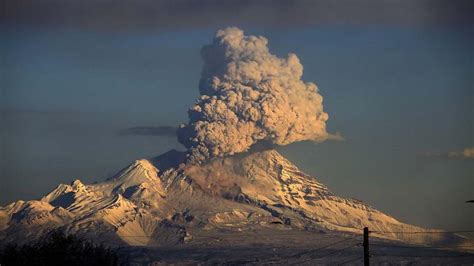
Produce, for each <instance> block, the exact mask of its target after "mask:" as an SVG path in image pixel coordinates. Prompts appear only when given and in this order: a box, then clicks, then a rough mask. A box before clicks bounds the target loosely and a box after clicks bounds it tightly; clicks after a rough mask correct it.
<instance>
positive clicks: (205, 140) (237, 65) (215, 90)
mask: <svg viewBox="0 0 474 266" xmlns="http://www.w3.org/2000/svg"><path fill="white" fill-rule="evenodd" d="M267 44H268V41H267V39H266V38H264V37H262V36H246V35H244V32H243V31H242V30H240V29H238V28H227V29H224V30H219V31H218V32H217V34H216V36H215V38H214V40H213V42H212V43H211V44H209V45H206V46H204V47H203V48H202V50H201V55H202V58H203V60H204V66H203V70H202V74H201V80H200V83H199V91H200V94H201V96H200V98H199V99H198V100H197V102H196V103H195V104H194V105H193V106H192V107H191V108H190V110H189V111H188V114H189V122H188V123H187V124H183V125H181V126H180V128H179V129H178V131H177V134H178V140H179V141H180V142H181V143H182V144H184V146H186V147H187V148H188V149H190V159H191V160H194V161H198V162H202V161H205V160H207V159H209V158H214V157H223V156H227V155H232V154H235V153H240V152H245V151H247V150H248V149H249V148H250V147H251V146H252V145H254V144H256V143H257V142H260V141H265V142H266V143H271V144H273V145H287V144H290V143H293V142H297V141H303V140H311V141H316V142H322V141H324V140H326V139H328V138H333V136H332V135H330V134H328V132H327V131H326V121H327V120H328V114H327V113H325V112H324V111H323V97H322V96H321V95H320V94H319V91H318V88H317V86H316V84H314V83H312V82H304V81H302V80H301V76H302V75H303V66H302V65H301V63H300V61H299V59H298V57H297V56H296V55H295V54H292V53H290V54H288V56H287V57H286V58H279V57H277V56H275V55H273V54H271V53H270V52H269V49H268V47H267ZM338 138H340V136H335V137H334V138H333V139H338Z"/></svg>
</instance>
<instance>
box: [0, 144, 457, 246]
mask: <svg viewBox="0 0 474 266" xmlns="http://www.w3.org/2000/svg"><path fill="white" fill-rule="evenodd" d="M364 227H369V228H370V230H372V231H375V232H379V233H375V232H374V233H373V234H372V235H373V236H375V237H378V238H381V239H388V240H397V241H410V242H411V243H413V242H415V243H419V244H423V243H428V242H429V243H436V242H439V243H441V242H442V243H446V242H447V241H448V242H450V243H453V242H454V243H460V242H461V241H462V237H460V236H457V235H453V234H448V233H442V232H441V231H439V232H440V233H439V234H417V235H407V234H403V232H405V231H426V229H423V228H420V227H417V226H412V225H408V224H405V223H402V222H399V221H398V220H396V219H395V218H393V217H390V216H389V215H386V214H384V213H382V212H380V211H378V210H376V209H375V208H373V207H371V206H368V205H366V204H364V203H363V202H361V201H359V200H355V199H347V198H342V197H338V196H336V195H334V194H333V193H331V192H330V191H329V190H328V188H327V187H326V186H324V185H323V184H321V183H319V182H317V179H315V178H313V177H311V176H309V175H307V174H305V173H303V172H302V171H300V170H299V169H298V167H296V166H295V165H294V164H292V163H291V162H289V161H288V160H287V159H285V158H284V157H283V156H282V155H281V154H279V153H278V152H277V151H276V150H265V151H258V152H247V153H243V154H238V155H234V156H230V157H225V158H218V159H213V160H211V161H209V162H207V163H205V164H192V163H186V155H185V154H184V153H182V152H178V151H175V150H172V151H169V152H167V153H165V154H163V155H161V156H158V157H156V158H153V159H149V160H147V159H142V160H137V161H135V162H134V163H133V164H131V165H130V166H128V167H126V168H124V169H123V170H121V171H120V172H119V173H117V174H116V175H115V176H113V177H111V178H109V179H107V180H105V181H103V182H100V183H95V184H90V185H85V184H83V183H82V182H81V181H79V180H76V181H74V182H72V183H71V184H70V185H65V184H61V185H59V186H58V187H57V188H55V189H54V190H53V191H51V192H50V193H48V194H47V195H45V196H44V197H42V198H41V199H39V200H31V201H21V200H20V201H17V202H14V203H11V204H10V205H7V206H5V207H2V208H0V230H1V231H0V239H1V241H2V242H4V243H8V242H24V241H32V240H36V239H38V238H40V237H41V236H42V235H44V234H45V233H47V232H49V231H51V230H57V229H59V230H62V231H64V232H66V233H68V234H76V235H79V236H82V237H85V238H88V239H92V240H100V241H102V242H105V243H108V244H117V245H126V246H146V247H163V246H176V245H192V244H196V243H209V241H210V240H209V239H210V238H212V239H218V235H219V234H226V235H228V236H230V239H231V240H229V241H231V242H232V235H233V234H234V233H235V234H238V233H239V232H240V233H241V232H244V231H249V230H250V231H252V232H256V233H257V234H258V232H259V230H263V231H266V232H272V233H271V234H270V235H273V236H277V235H278V236H281V235H285V234H288V233H289V232H302V233H303V234H304V232H317V233H325V232H339V233H341V234H360V232H361V230H362V229H363V228H364ZM431 231H433V230H430V232H431ZM384 232H386V233H384ZM203 237H207V239H205V238H203ZM267 238H268V237H267ZM270 238H271V237H270ZM247 240H248V239H247ZM260 240H261V239H260ZM268 241H269V242H273V241H274V240H272V239H268Z"/></svg>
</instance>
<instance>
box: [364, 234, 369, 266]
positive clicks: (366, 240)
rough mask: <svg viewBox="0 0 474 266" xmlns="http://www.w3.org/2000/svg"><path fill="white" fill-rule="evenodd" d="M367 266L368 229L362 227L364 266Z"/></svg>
mask: <svg viewBox="0 0 474 266" xmlns="http://www.w3.org/2000/svg"><path fill="white" fill-rule="evenodd" d="M369 265H370V262H369V228H368V227H364V266H369Z"/></svg>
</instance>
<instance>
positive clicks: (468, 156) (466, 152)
mask: <svg viewBox="0 0 474 266" xmlns="http://www.w3.org/2000/svg"><path fill="white" fill-rule="evenodd" d="M426 156H429V157H440V158H451V159H464V160H474V146H473V147H466V148H464V149H463V150H461V151H450V152H445V153H432V152H428V153H426Z"/></svg>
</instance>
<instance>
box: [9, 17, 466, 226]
mask: <svg viewBox="0 0 474 266" xmlns="http://www.w3.org/2000/svg"><path fill="white" fill-rule="evenodd" d="M226 26H239V27H241V28H242V29H244V30H245V32H246V34H254V35H263V36H265V37H267V38H268V39H269V47H270V49H271V51H272V52H273V53H275V54H277V55H279V56H284V55H286V54H287V53H290V52H293V53H296V54H297V56H298V57H299V58H300V60H301V62H302V64H303V66H304V76H303V79H304V80H305V81H312V82H315V83H316V84H317V85H318V87H319V89H320V92H321V94H322V96H323V97H324V106H325V110H326V111H327V112H328V113H329V117H330V118H329V121H328V129H329V131H330V132H336V131H339V132H341V133H342V134H343V135H344V137H345V138H346V141H344V142H333V141H330V142H326V143H322V144H313V143H297V144H292V145H289V146H286V147H281V148H280V151H281V152H282V153H283V154H284V155H285V156H287V157H288V158H289V159H290V160H291V161H293V162H294V163H295V164H296V165H298V166H299V167H300V168H302V169H303V170H305V171H307V172H308V173H310V174H312V175H314V176H316V177H317V178H318V180H319V181H321V182H322V183H324V184H326V185H327V186H328V187H329V188H330V189H331V190H332V191H333V192H335V193H336V194H341V195H344V196H348V197H354V198H357V199H360V200H363V201H365V202H367V203H369V204H370V205H372V206H374V207H376V208H378V209H380V210H382V211H385V212H387V213H388V214H391V215H393V216H395V217H396V218H398V219H400V220H402V221H404V222H408V223H413V224H417V225H421V226H426V227H436V228H441V229H465V228H470V227H472V221H473V220H474V209H473V206H471V205H472V204H471V205H469V204H465V203H464V201H466V200H470V199H473V198H474V193H473V191H472V188H473V187H474V176H473V175H474V161H472V160H457V159H447V158H442V157H428V156H425V155H424V154H425V153H426V152H435V153H445V152H449V151H459V150H462V149H463V148H465V147H468V146H474V132H473V118H474V108H473V106H474V95H473V94H474V87H473V86H474V85H473V84H474V80H473V77H474V75H473V74H474V73H473V72H474V68H473V58H474V48H473V47H474V35H473V30H472V29H473V28H472V27H470V26H429V27H422V26H419V27H409V26H405V25H398V24H394V25H377V24H375V25H373V24H370V25H358V24H328V23H326V24H323V25H306V24H305V25H299V26H294V25H290V26H285V27H275V26H267V25H261V24H259V25H253V24H251V23H238V22H237V23H232V24H231V23H227V22H226V23H222V24H220V23H218V22H216V23H213V24H212V25H203V26H199V27H193V28H189V29H165V30H159V31H154V30H149V29H146V30H127V31H113V30H110V29H107V30H91V29H89V28H87V29H84V28H81V27H57V26H55V27H52V26H50V25H40V26H35V25H23V26H12V25H6V26H2V27H1V28H0V30H1V33H2V35H3V37H4V38H3V39H4V40H5V41H2V42H1V43H0V48H1V51H3V52H4V55H3V57H4V60H3V63H2V65H0V67H1V68H2V70H1V72H2V73H3V78H2V81H1V84H2V97H1V98H0V104H1V107H2V108H1V109H2V116H1V119H2V121H1V125H2V138H1V140H2V146H3V147H2V154H1V156H2V163H1V164H0V167H1V177H0V178H1V179H0V182H1V186H0V187H1V193H0V204H2V205H4V204H7V203H9V202H11V201H14V200H18V199H33V198H38V197H40V196H41V195H43V194H45V193H47V192H48V191H49V190H51V189H53V188H54V187H55V186H56V185H57V184H58V183H59V182H63V183H69V182H71V181H73V180H74V179H78V178H79V179H81V180H83V181H85V182H94V181H100V180H103V179H105V178H107V177H108V176H110V175H112V174H113V173H114V172H115V171H118V170H119V169H121V168H123V167H125V166H126V165H127V164H129V163H130V162H132V161H133V160H135V159H139V158H143V157H151V156H156V155H159V154H161V153H163V152H166V151H167V150H169V149H173V148H175V149H181V150H182V149H183V147H182V146H180V144H179V143H178V142H177V141H176V139H175V138H172V137H166V136H164V137H163V136H120V135H119V134H118V132H119V131H120V130H121V129H124V128H129V127H135V126H176V125H178V124H179V123H182V122H186V120H187V118H186V117H187V114H186V111H187V108H188V107H189V106H190V105H191V104H192V103H193V102H194V100H195V99H196V97H197V96H198V88H197V85H198V81H199V77H200V71H201V64H202V62H201V59H200V55H199V50H200V48H201V47H202V46H203V45H205V44H207V43H209V42H210V41H211V39H212V37H213V35H214V33H215V31H216V30H217V29H219V28H223V27H226Z"/></svg>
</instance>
